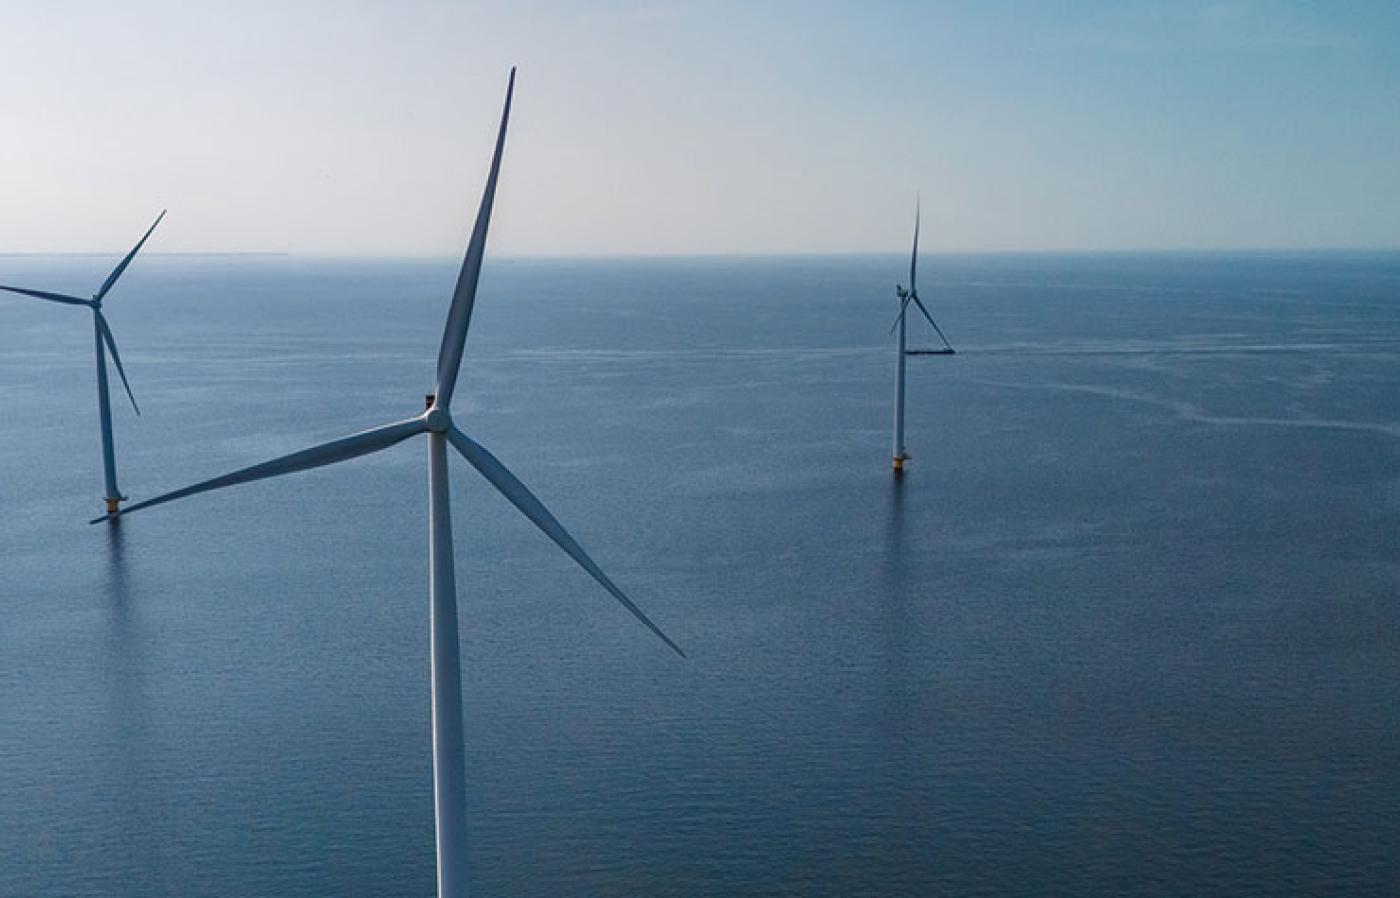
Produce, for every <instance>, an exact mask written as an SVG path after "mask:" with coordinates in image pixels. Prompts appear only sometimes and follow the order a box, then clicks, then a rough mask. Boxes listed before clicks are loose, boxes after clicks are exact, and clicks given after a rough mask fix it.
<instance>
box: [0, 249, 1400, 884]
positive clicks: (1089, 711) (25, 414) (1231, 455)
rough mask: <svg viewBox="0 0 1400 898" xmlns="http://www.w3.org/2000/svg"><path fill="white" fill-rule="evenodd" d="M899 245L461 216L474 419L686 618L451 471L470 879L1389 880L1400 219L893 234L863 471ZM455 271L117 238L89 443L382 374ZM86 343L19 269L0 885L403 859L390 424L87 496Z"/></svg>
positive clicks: (420, 484)
mask: <svg viewBox="0 0 1400 898" xmlns="http://www.w3.org/2000/svg"><path fill="white" fill-rule="evenodd" d="M115 261H116V256H115V255H113V256H67V257H32V256H0V283H11V284H20V285H25V286H34V287H40V288H46V289H51V290H59V291H65V292H81V293H84V294H87V293H91V292H92V291H93V290H94V289H95V288H96V287H97V285H98V284H100V283H101V281H102V278H103V277H104V276H105V274H106V272H107V271H108V270H109V268H110V267H111V265H112V264H114V262H115ZM905 264H906V260H905V259H904V258H902V257H895V256H890V257H846V258H837V257H813V258H782V259H765V258H753V259H658V260H637V259H618V260H535V259H518V260H513V259H500V258H495V259H491V260H490V261H489V262H488V264H487V267H486V270H485V272H484V274H483V278H482V284H481V292H480V294H479V297H478V302H477V306H476V316H475V319H474V322H473V325H472V330H471V334H470V336H469V338H468V342H467V364H466V367H465V369H464V372H463V376H462V381H461V382H460V385H459V387H458V399H457V402H456V406H455V414H456V418H457V421H458V423H459V424H460V425H461V426H462V427H463V428H464V429H465V430H467V431H468V433H470V434H471V435H473V436H474V437H475V438H476V439H477V440H479V441H480V442H481V443H483V444H484V445H486V446H487V447H489V448H490V449H491V450H493V451H494V452H495V453H496V455H497V456H499V457H500V458H501V459H502V460H503V461H504V462H505V463H506V464H507V465H509V466H510V467H511V468H512V469H513V470H514V471H515V472H516V473H517V474H518V475H519V476H520V477H521V478H522V479H523V480H524V481H525V482H526V483H527V484H529V485H530V486H531V487H532V488H533V489H534V490H535V492H536V493H537V494H538V495H539V496H540V497H541V498H542V499H543V500H544V501H545V502H546V503H547V504H548V505H549V506H550V507H551V508H552V509H553V511H554V512H555V513H556V514H557V516H558V517H559V518H560V519H561V520H562V521H563V522H564V524H565V525H566V526H567V527H569V528H570V530H572V532H573V533H574V534H575V535H576V536H577V537H578V539H579V541H580V542H581V543H583V545H584V546H585V547H587V548H588V549H589V550H590V552H591V553H592V554H593V556H594V557H595V558H596V559H597V560H598V562H599V563H600V564H601V565H602V566H603V568H604V569H605V570H607V571H608V572H609V573H610V574H611V575H612V576H613V578H614V579H615V580H617V581H618V582H619V584H621V585H622V586H623V588H624V589H626V590H628V591H629V592H630V593H631V594H632V596H633V597H634V598H635V599H636V600H637V602H638V603H639V604H640V605H641V606H642V607H644V608H645V609H646V610H647V611H648V612H649V613H650V614H651V615H652V616H653V617H654V618H655V619H656V621H657V622H658V623H659V624H660V625H661V626H662V627H663V628H664V629H665V630H667V632H668V633H669V634H670V635H671V636H672V637H674V638H675V639H676V640H677V641H678V642H679V643H680V644H681V645H682V646H683V647H684V648H685V649H686V650H687V652H688V653H689V656H690V658H689V660H688V661H682V660H680V659H678V658H676V657H675V656H674V655H672V654H671V653H670V652H668V651H667V650H666V649H665V647H664V646H663V645H661V643H660V642H659V641H658V640H656V639H655V638H654V637H652V636H651V635H650V634H649V633H647V632H646V631H645V630H644V629H643V628H642V627H640V626H639V625H638V624H637V623H636V622H635V621H634V620H632V619H631V618H630V617H628V616H627V614H626V613H625V612H623V611H622V610H621V609H620V608H619V607H618V606H617V605H616V604H615V603H614V602H613V601H612V600H611V599H610V598H609V597H608V596H607V595H606V593H604V592H603V591H602V590H601V589H599V588H598V587H597V586H596V585H595V584H594V583H593V582H592V581H591V580H590V579H589V578H588V576H587V575H586V574H584V573H583V572H582V571H581V570H579V569H578V568H576V567H575V566H574V565H573V564H572V563H571V562H570V561H569V560H568V559H567V558H566V557H565V556H564V555H563V554H562V553H560V552H559V551H558V550H557V549H556V548H555V547H554V546H553V544H552V543H550V542H549V541H548V540H547V539H546V538H544V537H543V536H542V535H541V534H540V533H538V532H537V531H536V530H535V529H534V528H533V527H532V526H531V525H530V524H529V523H528V522H526V521H525V519H523V518H522V517H520V516H519V515H518V514H517V513H516V512H515V510H514V509H513V508H512V507H511V506H509V505H508V504H507V503H506V502H505V501H504V500H503V499H502V498H501V497H499V496H498V495H496V494H495V493H494V492H493V491H492V490H491V488H490V487H489V486H488V485H487V484H486V483H485V482H484V481H482V480H481V479H480V478H479V477H477V476H476V475H475V473H474V472H473V471H472V470H471V469H470V468H469V467H468V466H467V465H465V464H464V463H460V460H457V461H454V462H453V463H452V477H453V479H454V482H453V487H452V489H453V502H454V509H453V516H454V524H455V527H456V561H457V566H458V588H459V594H460V601H461V617H460V627H461V634H462V641H463V653H464V657H463V672H464V677H465V691H466V695H465V705H466V708H465V710H466V721H467V756H468V765H469V769H468V785H469V794H468V805H469V827H470V833H471V841H470V846H469V854H470V858H471V869H472V884H473V887H474V889H475V891H476V894H479V895H483V896H501V895H551V896H553V895H559V896H640V895H676V896H690V895H705V896H738V895H763V896H769V895H794V896H796V895H801V896H865V895H871V896H912V895H950V896H961V895H997V896H1004V895H1037V896H1039V895H1064V896H1092V895H1113V896H1120V895H1152V896H1180V895H1192V896H1204V895H1210V896H1284V895H1297V896H1302V895H1324V894H1325V895H1333V896H1338V895H1347V896H1376V895H1382V894H1396V892H1397V889H1400V851H1397V846H1400V254H1394V253H1392V254H1363V253H1357V254H1335V253H1334V254H1265V253H1257V254H1216V255H1187V254H1181V255H1174V254H1164V255H1144V256H1136V255H1104V256H1093V255H1080V256H1050V255H1018V256H1012V255H1008V256H996V255H987V256H963V257H939V256H928V257H926V259H925V260H924V264H923V265H921V266H920V268H921V272H920V273H921V275H922V280H921V283H920V290H921V294H922V295H923V297H924V298H925V300H926V301H927V302H929V305H930V307H931V309H932V311H933V312H934V314H935V315H936V316H937V317H938V319H939V323H940V324H941V325H942V327H943V329H944V330H945V331H946V332H947V334H948V336H949V339H950V340H951V341H952V342H953V344H954V345H955V346H956V347H957V348H958V351H959V354H958V355H956V356H952V357H942V356H917V357H911V358H910V360H909V362H910V367H909V407H908V444H909V451H910V453H911V454H912V456H913V458H912V460H911V461H910V463H909V468H908V473H907V474H906V476H905V477H904V478H903V480H902V481H895V480H894V479H893V478H892V476H891V471H890V423H891V399H892V393H893V383H894V363H895V359H894V350H893V338H892V337H890V336H889V333H888V330H889V327H890V324H891V323H892V321H893V318H894V314H895V311H896V300H895V298H894V294H893V289H894V285H895V283H896V282H897V281H902V280H904V275H905V269H904V266H905ZM455 267H456V263H455V261H454V260H447V259H443V260H426V261H425V260H363V259H356V260H345V259H308V258H296V257H256V256H247V257H232V256H223V257H220V256H209V257H198V256H161V255H158V254H154V255H150V256H144V257H140V258H138V259H137V261H136V262H135V264H133V266H132V267H131V268H130V270H129V271H128V272H127V274H126V276H125V277H124V278H123V279H122V281H121V283H120V284H119V285H118V286H117V287H116V289H115V290H114V291H113V292H112V294H111V295H110V296H109V298H108V300H107V303H106V310H107V314H108V317H109V320H110V322H111V325H112V328H113V331H114V332H115V335H116V338H117V341H118V343H119V346H120V348H121V350H122V356H123V361H124V362H125V364H126V368H127V373H128V374H129V375H130V378H131V381H132V387H133V389H134V390H135V392H136V397H137V400H138V401H139V402H141V404H142V411H143V413H144V414H143V416H142V417H140V418H137V417H136V416H135V415H134V414H132V412H131V409H130V408H129V406H127V405H126V404H125V398H124V397H123V396H122V395H121V394H120V392H119V391H120V386H119V383H118V382H117V381H116V380H115V379H114V380H113V387H114V389H115V390H117V391H118V392H116V393H114V394H113V403H114V417H115V423H116V436H117V460H118V470H119V474H120V478H121V483H122V487H123V489H124V490H125V491H126V492H127V493H128V494H129V495H130V496H131V497H132V499H133V501H134V500H138V499H141V498H145V497H149V496H151V495H154V494H156V493H159V492H163V491H166V490H168V489H172V488H175V487H179V486H183V485H185V484H186V483H189V482H192V481H194V480H198V479H203V478H205V477H208V476H212V475H215V474H219V473H223V472H225V471H227V470H230V469H233V468H236V467H242V466H244V465H247V464H251V463H254V462H257V461H262V460H264V459H266V458H268V457H271V456H274V455H278V454H281V453H285V452H290V451H293V450H296V449H299V448H302V447H304V446H307V445H310V444H312V443H315V442H319V441H322V440H326V439H330V438H334V437H337V436H341V435H343V434H347V433H350V432H353V431H356V430H360V429H362V428H364V427H369V426H373V425H377V424H380V423H385V422H388V421H391V420H398V419H401V418H404V417H408V416H411V415H413V414H416V413H418V412H419V411H420V410H421V408H422V402H423V394H424V393H425V392H427V391H428V390H429V389H430V388H431V386H432V383H433V380H434V360H435V354H436V351H437V346H438V341H439V338H440V333H441V327H442V323H443V321H444V319H445V316H446V310H447V304H448V300H449V297H450V294H451V291H452V286H453V283H454V279H455ZM911 333H912V334H913V338H912V341H911V342H912V344H913V345H915V346H932V345H934V343H935V340H936V338H935V337H934V335H933V334H932V332H931V331H930V330H928V329H927V327H926V325H923V324H921V323H920V322H915V323H914V324H913V325H912V330H911ZM94 389H95V388H94V373H93V362H92V331H91V324H90V320H89V317H88V314H87V312H86V311H84V310H83V309H78V308H72V307H68V306H60V305H54V304H49V303H44V302H40V301H38V300H33V299H28V298H24V297H19V296H13V295H5V296H0V412H2V413H3V416H4V420H3V426H0V895H5V896H48V895H61V896H164V895H170V896H206V895H207V896H267V895H417V896H428V895H431V894H432V892H433V888H434V879H433V870H434V866H433V805H432V792H431V768H430V755H429V716H428V714H429V692H428V617H427V612H428V602H427V518H426V506H427V458H426V456H427V446H426V443H425V442H424V441H423V440H421V439H420V440H414V441H410V442H408V443H405V444H402V445H400V446H398V447H395V448H393V449H391V450H389V451H387V452H384V453H382V454H379V455H375V456H372V457H369V458H365V459H361V460H358V461H355V462H351V463H347V464H343V465H337V466H334V467H331V468H325V469H320V470H317V471H314V472H310V473H306V474H301V475H297V476H294V477H290V478H286V479H280V480H274V481H266V482H262V483H258V484H253V485H246V486H241V487H237V488H234V489H230V490H225V491H221V492H215V493H210V494H206V495H202V496H199V497H195V498H192V499H188V500H184V501H181V502H177V503H174V504H171V505H167V506H164V507H161V508H157V509H151V510H149V511H144V512H141V513H139V514H135V515H132V516H131V517H130V518H128V519H126V520H125V521H123V522H122V523H121V524H120V526H117V527H109V526H106V525H99V526H88V524H87V523H86V522H87V520H88V519H89V518H91V517H93V516H95V515H96V514H98V513H99V512H100V511H101V498H102V477H101V467H100V459H99V449H98V436H97V434H98V431H97V414H96V404H95V398H94ZM454 458H455V457H454Z"/></svg>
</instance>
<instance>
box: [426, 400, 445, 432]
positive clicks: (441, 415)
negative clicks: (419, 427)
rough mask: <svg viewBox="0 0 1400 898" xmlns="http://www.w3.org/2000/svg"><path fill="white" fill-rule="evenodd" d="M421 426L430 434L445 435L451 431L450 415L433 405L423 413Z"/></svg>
mask: <svg viewBox="0 0 1400 898" xmlns="http://www.w3.org/2000/svg"><path fill="white" fill-rule="evenodd" d="M423 426H425V427H427V428H428V430H429V432H431V433H447V432H448V431H449V430H451V429H452V415H451V413H449V412H448V411H447V409H445V408H443V407H442V406H440V405H437V404H436V403H434V404H433V405H431V406H429V408H428V410H427V411H426V412H424V413H423Z"/></svg>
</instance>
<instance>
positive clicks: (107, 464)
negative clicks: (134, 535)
mask: <svg viewBox="0 0 1400 898" xmlns="http://www.w3.org/2000/svg"><path fill="white" fill-rule="evenodd" d="M164 217H165V212H164V210H162V211H161V213H160V215H158V216H156V220H155V224H152V225H151V227H150V228H149V229H148V230H147V231H146V235H145V236H144V237H142V238H141V240H140V242H138V243H137V244H136V246H134V247H132V250H131V252H129V253H127V254H126V258H125V259H122V260H121V263H120V264H118V265H117V267H116V268H113V269H112V273H111V274H109V275H107V280H105V281H103V282H102V286H101V288H99V289H98V291H97V292H96V293H94V294H93V295H92V297H91V298H90V299H84V298H82V297H81V296H68V295H67V294H64V293H49V292H47V291H44V290H29V289H26V288H24V287H6V286H3V285H0V290H8V291H9V292H11V293H22V294H24V295H25V296H33V297H36V298H38V299H47V300H50V301H51V302H61V303H66V304H68V305H70V306H87V307H88V308H90V309H92V330H93V336H94V342H95V343H96V344H97V414H98V419H99V420H100V421H101V425H102V475H103V477H104V478H105V479H106V484H107V514H108V515H115V514H116V513H117V507H118V505H119V504H120V503H121V501H122V500H123V499H125V498H126V496H123V495H122V494H121V490H119V489H117V456H116V451H115V450H114V449H113V448H112V402H111V399H110V398H109V397H108V395H107V356H106V352H105V350H108V349H109V350H111V352H112V361H113V362H116V364H117V373H118V374H120V375H121V378H122V386H124V387H126V396H127V398H128V399H130V400H131V407H132V408H133V409H136V414H138V415H139V414H141V409H140V408H138V407H137V405H136V397H135V396H133V395H132V394H131V384H129V383H127V380H126V372H125V371H124V370H122V357H121V356H120V355H119V354H118V353H117V341H116V340H115V339H114V338H113V337H112V329H111V328H110V327H108V326H107V318H106V316H104V315H103V314H102V300H103V299H104V298H105V297H106V296H107V293H108V292H109V291H110V290H111V289H112V285H113V284H115V283H116V282H117V278H119V277H121V276H122V272H123V271H126V266H128V265H130V264H131V260H132V259H134V258H135V257H136V253H137V252H139V251H140V249H141V247H143V246H145V245H146V238H147V237H150V236H151V231H154V230H155V229H156V225H158V224H160V220H161V219H162V218H164ZM104 344H105V348H104Z"/></svg>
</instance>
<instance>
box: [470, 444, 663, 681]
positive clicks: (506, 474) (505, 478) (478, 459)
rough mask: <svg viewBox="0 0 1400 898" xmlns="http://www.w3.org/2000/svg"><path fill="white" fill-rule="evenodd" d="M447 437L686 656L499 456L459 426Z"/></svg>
mask: <svg viewBox="0 0 1400 898" xmlns="http://www.w3.org/2000/svg"><path fill="white" fill-rule="evenodd" d="M447 439H448V440H449V441H450V442H451V443H452V445H453V446H455V447H456V448H457V451H458V452H460V453H462V457H463V458H465V459H466V460H467V461H468V462H469V463H470V464H471V466H472V467H474V468H476V469H477V470H478V471H480V472H481V476H483V477H485V478H486V479H487V480H489V481H490V482H491V485H492V486H494V487H495V488H496V489H497V490H499V491H500V493H501V495H503V496H505V497H506V498H507V499H509V500H510V502H511V504H512V505H514V506H515V507H516V508H517V509H519V510H520V513H521V514H523V515H525V517H527V518H529V519H530V521H531V522H532V523H533V524H534V525H535V526H536V527H538V528H540V530H542V531H544V534H545V535H546V536H548V537H549V538H550V539H552V540H554V542H555V543H556V544H557V545H558V546H559V548H561V549H563V550H564V552H565V553H566V554H568V556H569V557H570V558H572V559H573V560H574V561H576V562H578V565H579V567H581V568H583V569H584V570H585V571H587V572H588V573H589V574H590V575H591V576H592V577H593V579H594V580H597V581H598V583H599V585H601V586H602V587H603V588H604V589H606V590H607V591H608V592H609V593H610V594H611V595H612V597H613V598H614V599H617V601H618V602H619V603H620V604H621V605H622V607H624V608H626V609H627V610H628V611H630V612H631V613H632V616H633V617H635V618H636V619H637V620H639V621H641V622H642V624H643V626H645V627H646V628H647V629H648V630H650V631H651V632H652V633H654V634H656V635H657V636H658V637H659V638H660V639H661V641H662V642H664V643H666V645H668V646H670V647H671V650H672V651H674V652H675V653H676V654H677V655H680V656H681V657H682V658H684V657H685V652H683V651H681V648H680V646H678V645H676V644H675V643H674V642H672V641H671V638H670V637H669V636H667V635H666V634H665V633H663V632H661V628H660V627H658V626H657V625H656V624H654V623H652V622H651V618H649V617H647V616H646V614H645V613H643V611H642V609H640V608H638V607H637V606H636V605H635V604H634V603H633V602H632V600H631V599H629V598H627V596H626V595H625V594H624V593H623V592H622V590H621V589H618V587H617V585H616V584H615V583H613V582H612V580H610V579H608V575H607V574H605V573H603V571H602V570H601V569H600V568H599V567H598V565H596V564H594V562H593V559H592V558H589V557H588V553H587V552H585V551H583V547H582V546H580V545H579V544H578V543H577V542H575V541H574V538H573V537H572V536H570V535H569V532H568V531H567V530H565V529H564V526H563V525H562V524H560V523H559V521H558V520H556V519H555V517H554V515H552V514H550V512H549V509H548V508H545V507H544V503H542V502H540V500H539V499H537V498H535V495H534V493H531V492H530V490H529V489H527V488H526V486H525V484H523V483H521V482H520V480H519V478H517V477H516V476H515V475H514V474H512V473H511V472H510V471H509V470H507V469H506V466H505V465H503V464H501V462H500V460H499V459H498V458H496V456H494V455H492V454H491V453H490V452H488V451H487V450H486V449H485V448H484V447H483V446H482V445H481V444H480V443H477V442H475V441H474V440H472V439H471V438H470V437H468V436H467V435H466V434H464V433H462V432H461V431H460V430H458V429H457V428H456V427H453V428H451V429H450V430H448V431H447Z"/></svg>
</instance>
